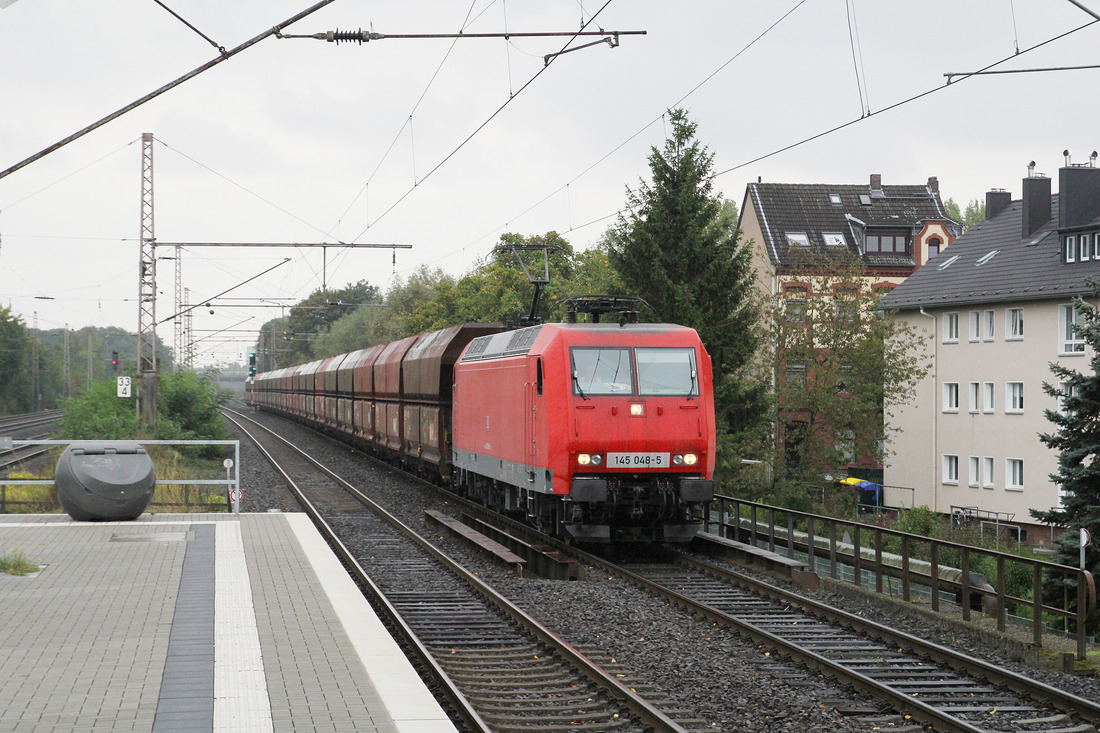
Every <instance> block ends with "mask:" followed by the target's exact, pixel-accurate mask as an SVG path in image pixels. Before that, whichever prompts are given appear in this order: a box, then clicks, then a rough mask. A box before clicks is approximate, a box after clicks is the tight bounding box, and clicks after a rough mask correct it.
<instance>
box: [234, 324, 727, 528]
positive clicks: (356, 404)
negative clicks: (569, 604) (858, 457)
mask: <svg viewBox="0 0 1100 733" xmlns="http://www.w3.org/2000/svg"><path fill="white" fill-rule="evenodd" d="M249 392H250V394H251V400H252V402H253V404H254V405H256V406H257V407H259V408H261V409H264V410H269V411H272V412H276V413H280V414H282V415H286V416H289V417H291V418H294V419H296V420H299V421H302V422H305V423H307V424H310V425H312V426H315V427H318V428H321V429H322V430H324V431H326V432H329V433H333V434H337V435H339V436H340V437H342V438H344V439H346V440H348V441H350V442H352V443H354V444H356V445H358V446H360V447H363V448H366V449H368V450H370V451H373V452H375V453H378V454H381V455H383V456H384V457H387V458H388V459H390V460H392V461H394V462H398V463H401V464H403V465H404V466H406V467H407V468H409V469H411V470H414V471H417V472H418V473H420V474H422V475H425V476H430V477H432V478H435V479H437V480H439V481H440V482H442V483H444V484H446V485H449V486H450V487H451V488H453V489H454V490H455V491H456V492H458V493H460V494H462V495H465V496H468V497H470V498H473V499H475V500H477V501H479V502H480V503H482V504H483V505H485V506H488V507H490V508H492V509H494V510H496V511H498V512H503V513H506V514H509V515H512V516H517V517H524V518H525V519H526V520H527V521H528V522H530V523H531V524H533V525H534V526H536V527H539V528H540V529H542V530H544V531H547V532H549V533H551V534H553V535H555V536H557V537H560V538H562V539H565V540H567V541H575V542H584V543H606V542H630V541H637V542H687V541H689V540H691V538H692V537H694V536H695V533H696V531H697V530H698V528H699V523H700V520H701V517H702V512H703V511H704V509H705V505H706V503H707V502H709V501H710V500H711V499H712V498H713V495H714V488H713V473H714V447H715V428H714V401H713V386H712V377H711V364H710V357H709V356H708V354H707V352H706V351H705V350H704V348H703V344H702V342H701V341H700V340H699V336H698V334H697V333H696V332H695V331H694V330H693V329H691V328H686V327H683V326H676V325H670V324H637V323H626V324H622V323H620V324H614V323H607V324H604V323H591V324H578V323H558V324H542V325H537V326H532V327H529V328H520V329H518V330H505V329H504V327H503V326H500V325H487V324H467V325H464V326H455V327H453V328H447V329H443V330H442V331H434V332H432V333H426V334H421V335H419V336H411V337H409V338H406V339H402V340H400V341H394V342H392V343H389V344H380V345H378V346H374V347H371V348H368V349H363V350H360V351H354V352H352V353H350V354H341V355H340V356H334V357H331V358H328V359H322V360H320V361H315V362H312V363H309V364H302V365H300V366H294V367H288V368H285V369H277V370H275V371H270V372H265V373H262V374H258V375H256V376H255V377H254V378H252V380H251V382H250V384H249Z"/></svg>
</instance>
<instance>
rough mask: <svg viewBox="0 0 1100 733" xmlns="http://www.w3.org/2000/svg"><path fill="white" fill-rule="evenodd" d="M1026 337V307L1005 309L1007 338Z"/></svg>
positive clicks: (1011, 339) (1007, 339) (1008, 339)
mask: <svg viewBox="0 0 1100 733" xmlns="http://www.w3.org/2000/svg"><path fill="white" fill-rule="evenodd" d="M1023 337H1024V309H1023V308H1006V309H1005V340H1006V341H1019V340H1020V339H1022V338H1023Z"/></svg>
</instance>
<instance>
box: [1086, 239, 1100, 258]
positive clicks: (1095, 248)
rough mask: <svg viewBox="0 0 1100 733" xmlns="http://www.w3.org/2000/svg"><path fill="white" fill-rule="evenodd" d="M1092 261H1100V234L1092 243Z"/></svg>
mask: <svg viewBox="0 0 1100 733" xmlns="http://www.w3.org/2000/svg"><path fill="white" fill-rule="evenodd" d="M1085 236H1088V235H1087V234H1086V235H1085ZM1092 259H1094V260H1100V234H1097V235H1095V241H1093V243H1092Z"/></svg>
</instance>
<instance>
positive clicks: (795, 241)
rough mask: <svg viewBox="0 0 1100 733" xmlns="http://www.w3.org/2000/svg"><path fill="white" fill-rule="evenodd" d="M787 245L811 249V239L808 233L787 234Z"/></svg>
mask: <svg viewBox="0 0 1100 733" xmlns="http://www.w3.org/2000/svg"><path fill="white" fill-rule="evenodd" d="M787 244H788V245H790V246H791V247H809V246H810V237H809V236H808V235H807V234H806V232H787Z"/></svg>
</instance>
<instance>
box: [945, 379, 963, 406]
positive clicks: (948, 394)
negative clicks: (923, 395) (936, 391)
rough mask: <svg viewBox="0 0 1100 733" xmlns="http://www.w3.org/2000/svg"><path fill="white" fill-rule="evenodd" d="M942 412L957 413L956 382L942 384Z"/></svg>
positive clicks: (957, 393)
mask: <svg viewBox="0 0 1100 733" xmlns="http://www.w3.org/2000/svg"><path fill="white" fill-rule="evenodd" d="M943 411H944V412H958V411H959V383H958V382H944V383H943Z"/></svg>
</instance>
